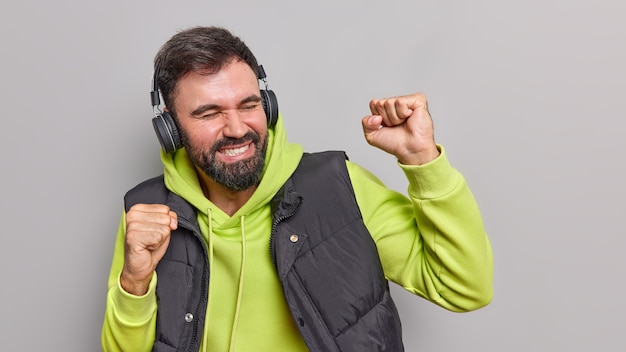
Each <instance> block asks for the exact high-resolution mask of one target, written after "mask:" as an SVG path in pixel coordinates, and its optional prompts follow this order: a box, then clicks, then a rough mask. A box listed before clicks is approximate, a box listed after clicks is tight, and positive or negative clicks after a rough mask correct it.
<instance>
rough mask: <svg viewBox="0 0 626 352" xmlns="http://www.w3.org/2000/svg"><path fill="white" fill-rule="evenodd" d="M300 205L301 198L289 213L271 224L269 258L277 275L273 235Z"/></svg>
mask: <svg viewBox="0 0 626 352" xmlns="http://www.w3.org/2000/svg"><path fill="white" fill-rule="evenodd" d="M301 203H302V198H298V202H297V203H296V204H295V206H293V207H292V209H291V211H290V212H289V213H287V214H284V215H282V216H279V217H277V218H276V219H275V220H274V222H273V223H272V232H271V234H270V258H271V259H272V265H273V266H274V270H275V271H276V273H277V274H278V275H280V272H279V271H278V265H277V264H276V255H274V234H275V233H276V227H277V226H278V223H279V222H281V221H283V220H285V219H287V218H290V217H292V216H293V214H295V213H296V211H297V210H298V208H300V204H301Z"/></svg>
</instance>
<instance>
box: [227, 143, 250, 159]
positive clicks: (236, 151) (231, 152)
mask: <svg viewBox="0 0 626 352" xmlns="http://www.w3.org/2000/svg"><path fill="white" fill-rule="evenodd" d="M249 147H250V146H249V145H246V146H243V147H241V148H235V149H224V150H223V151H222V152H223V153H224V154H226V155H228V156H237V155H239V154H241V153H243V152H245V151H246V150H248V148H249Z"/></svg>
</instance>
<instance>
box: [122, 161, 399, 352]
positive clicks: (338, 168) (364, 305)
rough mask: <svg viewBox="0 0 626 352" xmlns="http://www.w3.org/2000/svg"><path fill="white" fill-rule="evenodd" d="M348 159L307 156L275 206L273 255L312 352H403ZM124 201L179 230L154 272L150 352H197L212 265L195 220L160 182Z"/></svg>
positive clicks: (396, 318) (393, 309)
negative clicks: (157, 207) (143, 206)
mask: <svg viewBox="0 0 626 352" xmlns="http://www.w3.org/2000/svg"><path fill="white" fill-rule="evenodd" d="M346 158H347V157H346V155H345V153H343V152H335V151H332V152H321V153H305V154H304V155H303V158H302V160H301V162H300V165H299V166H298V168H297V170H296V171H295V172H294V174H293V175H292V176H291V177H290V178H289V180H288V181H287V182H286V183H285V184H284V185H283V187H282V189H281V190H280V191H279V192H278V193H277V194H276V196H275V197H274V199H273V200H272V203H271V207H272V233H271V237H270V241H269V244H268V246H269V249H270V251H269V253H271V256H272V261H273V263H274V266H275V269H276V273H277V275H278V277H279V279H280V282H281V284H282V288H283V293H284V296H285V299H286V301H287V304H288V306H289V310H290V311H291V315H292V316H293V318H294V321H295V322H296V324H297V326H298V328H299V330H300V333H301V334H302V337H303V339H304V341H305V343H306V344H307V346H308V348H309V349H310V350H311V351H320V352H321V351H324V352H326V351H359V352H367V351H403V350H404V347H403V344H402V328H401V325H400V318H399V316H398V312H397V309H396V307H395V304H394V302H393V300H392V298H391V295H390V292H389V283H388V281H387V280H386V279H385V277H384V273H383V270H382V266H381V263H380V259H379V257H378V251H377V249H376V244H375V242H374V241H373V239H372V237H371V235H370V234H369V232H368V231H367V229H366V227H365V224H364V223H363V220H362V218H361V213H360V210H359V207H358V205H357V203H356V198H355V195H354V191H353V189H352V184H351V181H350V177H349V175H348V170H347V168H346V163H345V161H346ZM124 199H125V206H126V210H128V209H129V208H130V207H131V206H132V205H134V204H136V203H161V204H167V205H168V206H169V207H170V208H171V209H172V210H173V211H175V212H176V213H177V214H178V223H179V226H178V229H177V230H176V231H175V234H172V236H171V239H170V244H169V247H168V249H167V252H166V253H165V256H164V257H163V259H162V260H161V261H160V262H159V264H158V266H157V268H156V271H157V275H158V282H157V288H156V294H157V298H158V312H157V326H156V338H155V342H154V347H153V351H160V352H164V351H167V352H170V351H198V349H199V346H200V340H201V334H202V331H203V327H204V318H205V313H206V307H207V301H208V283H209V264H208V254H207V246H206V244H205V242H204V240H203V237H202V234H201V233H200V229H199V226H198V223H197V217H196V212H195V210H194V209H193V207H192V206H191V205H190V204H189V203H187V202H186V201H185V200H183V199H182V198H180V197H179V196H177V195H175V194H173V193H171V192H169V191H168V190H167V189H166V187H165V185H164V183H163V176H162V175H161V176H159V177H156V178H153V179H150V180H147V181H145V182H143V183H141V184H139V185H138V186H136V187H135V188H133V189H132V190H130V191H129V192H128V193H127V194H126V196H125V198H124ZM277 343H280V342H279V341H278V342H277Z"/></svg>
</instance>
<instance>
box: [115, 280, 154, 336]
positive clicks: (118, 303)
mask: <svg viewBox="0 0 626 352" xmlns="http://www.w3.org/2000/svg"><path fill="white" fill-rule="evenodd" d="M120 275H121V273H120ZM156 283H157V275H156V272H155V273H154V274H152V280H150V285H149V286H148V292H147V293H146V294H145V295H143V296H135V295H132V294H130V293H128V292H126V291H124V289H123V288H122V286H121V285H120V280H119V276H118V279H117V287H113V289H112V291H113V292H111V300H112V302H113V306H114V307H115V315H116V316H117V318H118V319H119V321H121V322H124V323H125V324H126V325H139V324H143V323H145V322H146V321H148V320H150V319H152V317H153V316H154V313H155V312H156V309H157V303H156Z"/></svg>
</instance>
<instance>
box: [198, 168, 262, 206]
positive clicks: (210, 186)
mask: <svg viewBox="0 0 626 352" xmlns="http://www.w3.org/2000/svg"><path fill="white" fill-rule="evenodd" d="M196 173H197V174H198V179H199V180H200V186H201V187H202V192H203V193H204V196H205V197H206V198H207V199H208V200H210V201H211V202H212V203H213V204H215V205H216V206H217V207H218V208H220V209H221V210H222V211H223V212H225V213H226V214H228V215H229V216H232V215H233V214H235V213H236V212H237V210H239V209H240V208H241V207H242V206H243V205H244V204H245V203H246V202H247V201H248V199H250V197H252V194H253V193H254V191H255V190H256V188H257V186H252V187H250V188H248V189H245V190H243V191H233V190H230V189H227V188H224V186H222V185H220V184H218V183H216V182H215V181H214V180H212V179H211V178H209V177H208V176H207V175H206V174H205V173H204V172H202V171H200V170H197V171H196Z"/></svg>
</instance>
